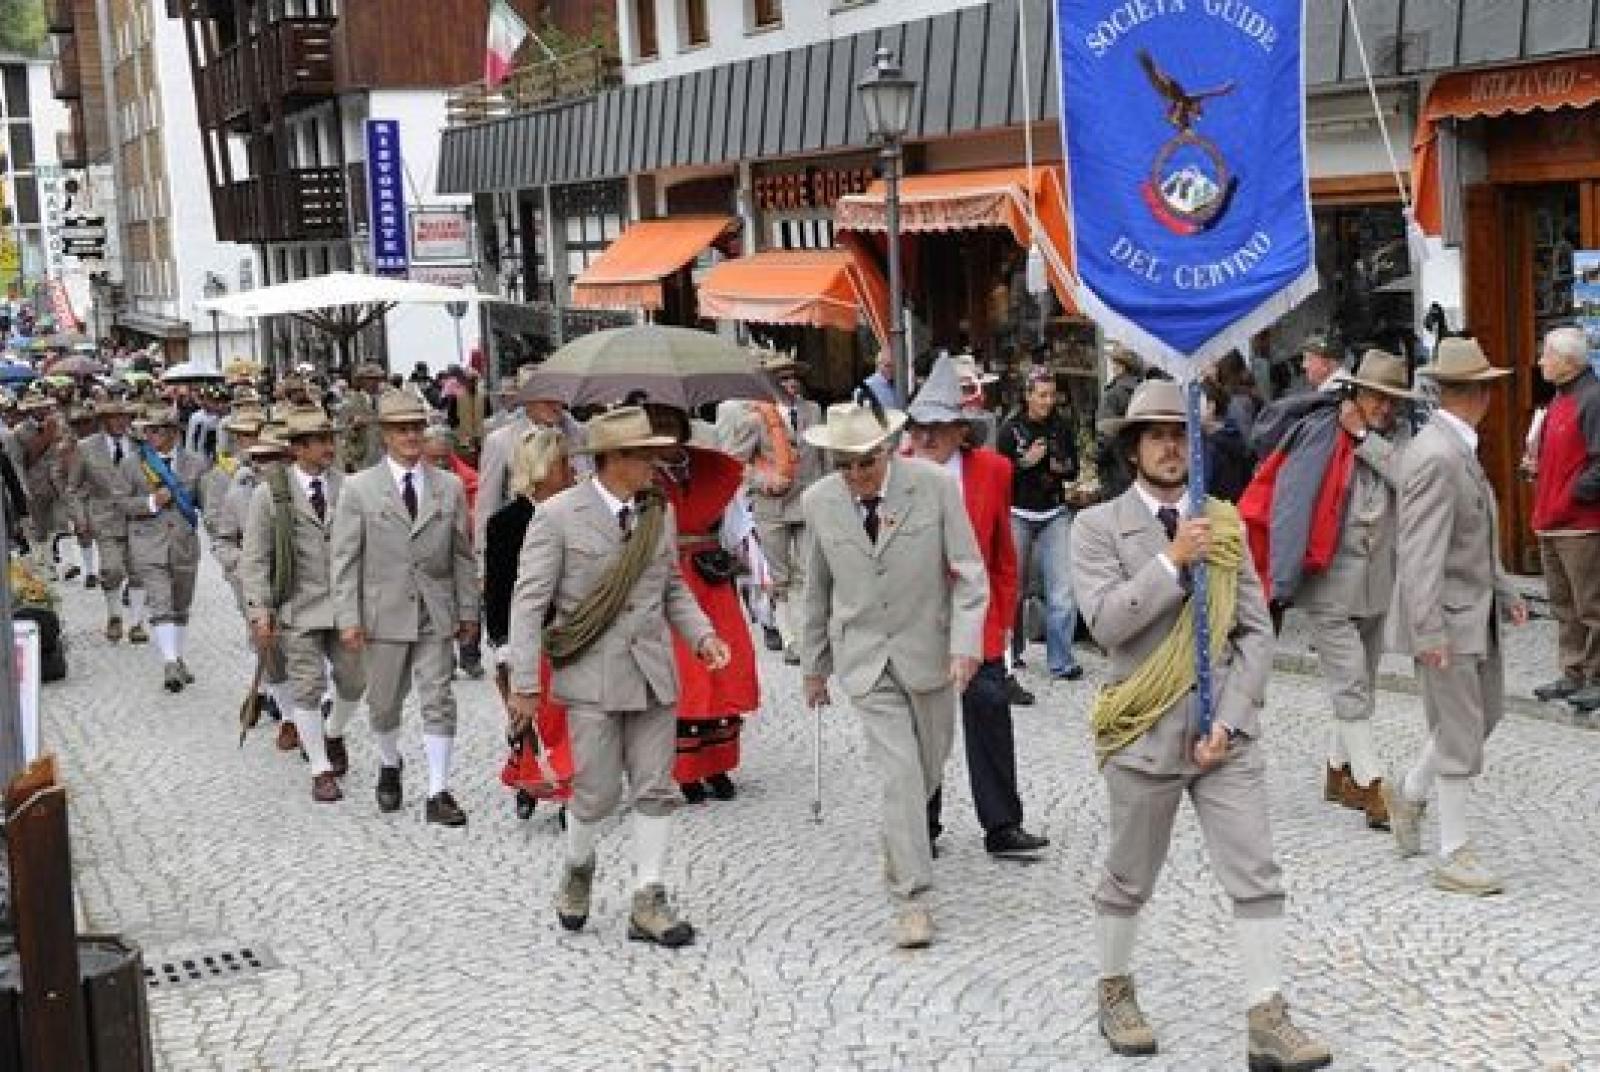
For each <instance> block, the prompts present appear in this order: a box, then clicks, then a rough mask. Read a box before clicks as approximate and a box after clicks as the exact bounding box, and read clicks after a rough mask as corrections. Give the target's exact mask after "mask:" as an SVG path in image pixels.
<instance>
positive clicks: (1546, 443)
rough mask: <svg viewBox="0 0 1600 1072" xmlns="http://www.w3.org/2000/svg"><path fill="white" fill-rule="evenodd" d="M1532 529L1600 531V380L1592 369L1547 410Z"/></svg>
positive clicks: (1560, 390) (1560, 392)
mask: <svg viewBox="0 0 1600 1072" xmlns="http://www.w3.org/2000/svg"><path fill="white" fill-rule="evenodd" d="M1533 530H1534V531H1535V532H1562V531H1566V532H1596V531H1600V380H1596V379H1595V375H1594V373H1593V372H1591V371H1589V370H1587V369H1586V370H1584V373H1583V374H1582V375H1581V376H1579V377H1578V378H1577V379H1575V380H1573V381H1572V382H1570V383H1565V384H1562V385H1561V387H1560V388H1558V389H1557V391H1556V397H1555V399H1554V400H1553V401H1552V402H1551V403H1550V408H1549V409H1548V410H1547V411H1545V417H1544V430H1543V431H1542V432H1541V433H1540V438H1539V475H1538V476H1537V477H1536V478H1535V481H1534V485H1533Z"/></svg>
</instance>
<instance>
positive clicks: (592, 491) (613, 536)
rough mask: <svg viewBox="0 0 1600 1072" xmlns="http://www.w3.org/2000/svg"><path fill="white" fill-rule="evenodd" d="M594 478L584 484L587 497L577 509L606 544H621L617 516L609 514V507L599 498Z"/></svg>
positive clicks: (620, 532)
mask: <svg viewBox="0 0 1600 1072" xmlns="http://www.w3.org/2000/svg"><path fill="white" fill-rule="evenodd" d="M596 479H598V478H596V477H591V478H590V479H589V480H588V481H587V482H585V484H584V489H585V491H587V493H588V494H587V495H585V496H584V497H583V499H582V500H580V501H579V503H578V509H579V511H581V512H582V513H583V514H584V516H585V517H587V518H588V519H589V524H590V525H591V526H592V527H593V528H594V529H595V530H596V531H597V532H599V533H600V535H602V536H604V537H605V540H606V543H608V544H620V543H621V542H622V528H621V526H619V525H618V524H617V515H616V514H614V513H612V512H611V506H610V504H609V503H607V502H606V501H605V499H603V498H601V497H600V489H599V488H598V487H596V486H595V480H596Z"/></svg>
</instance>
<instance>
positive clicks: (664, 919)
mask: <svg viewBox="0 0 1600 1072" xmlns="http://www.w3.org/2000/svg"><path fill="white" fill-rule="evenodd" d="M563 922H564V921H563ZM628 937H629V938H631V939H633V940H634V941H636V942H654V943H655V944H656V945H664V946H666V947H667V948H668V949H676V948H678V947H679V946H682V945H689V944H690V943H692V942H693V941H694V927H692V926H690V925H689V922H688V921H687V920H683V919H679V918H678V913H676V912H674V911H673V909H672V905H670V904H668V903H667V891H666V888H665V887H664V886H662V885H661V883H659V882H652V883H650V885H648V886H646V887H644V888H643V889H641V890H635V891H634V894H633V911H632V912H630V913H629V914H628Z"/></svg>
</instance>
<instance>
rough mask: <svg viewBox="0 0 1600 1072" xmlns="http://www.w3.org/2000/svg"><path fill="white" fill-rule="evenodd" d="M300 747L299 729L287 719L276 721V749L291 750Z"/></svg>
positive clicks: (281, 750)
mask: <svg viewBox="0 0 1600 1072" xmlns="http://www.w3.org/2000/svg"><path fill="white" fill-rule="evenodd" d="M299 747H300V731H299V730H298V729H296V728H295V724H294V723H293V722H290V721H289V720H288V719H284V720H283V721H282V722H280V723H278V751H280V752H293V751H294V750H295V749H296V748H299Z"/></svg>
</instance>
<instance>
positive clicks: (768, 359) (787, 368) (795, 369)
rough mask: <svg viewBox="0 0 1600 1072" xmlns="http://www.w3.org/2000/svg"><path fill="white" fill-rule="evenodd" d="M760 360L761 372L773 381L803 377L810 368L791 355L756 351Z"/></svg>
mask: <svg viewBox="0 0 1600 1072" xmlns="http://www.w3.org/2000/svg"><path fill="white" fill-rule="evenodd" d="M756 353H757V354H758V356H759V357H760V360H761V371H762V372H765V373H766V374H767V375H768V376H771V377H772V378H773V379H779V378H781V377H784V376H804V375H805V374H806V373H808V372H810V371H811V366H810V365H807V364H806V363H805V362H804V361H801V360H800V359H799V358H797V357H795V356H794V355H793V354H785V353H777V352H775V351H771V350H758V351H756Z"/></svg>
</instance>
